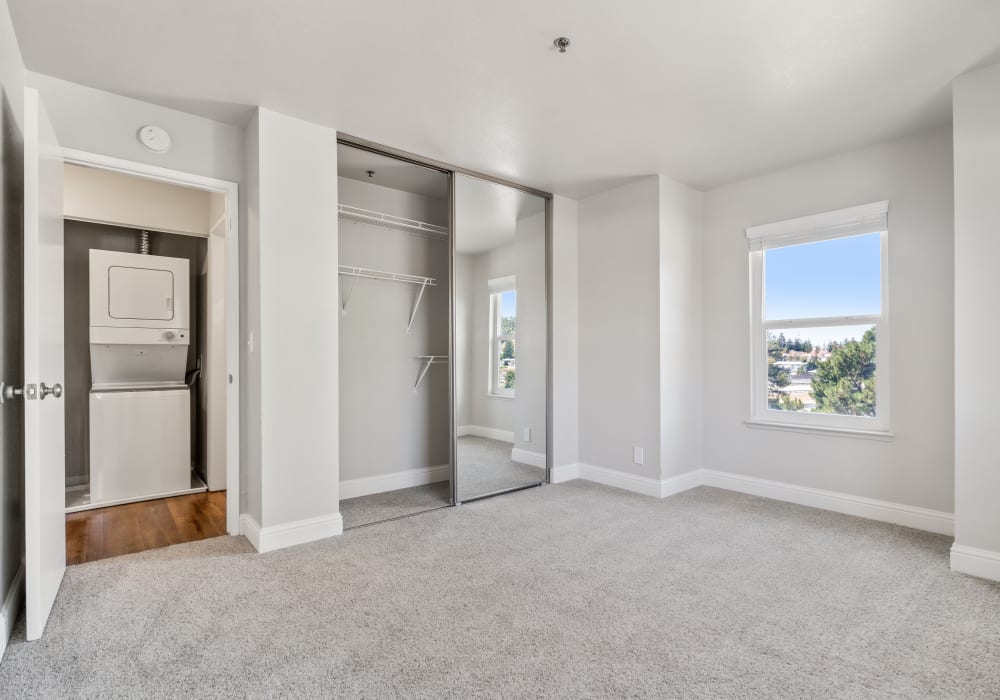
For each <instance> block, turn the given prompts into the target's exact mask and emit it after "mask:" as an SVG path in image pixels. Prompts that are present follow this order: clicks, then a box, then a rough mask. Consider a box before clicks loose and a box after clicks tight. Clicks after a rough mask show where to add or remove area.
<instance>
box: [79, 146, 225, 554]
mask: <svg viewBox="0 0 1000 700" xmlns="http://www.w3.org/2000/svg"><path fill="white" fill-rule="evenodd" d="M62 153H63V161H64V162H66V163H72V164H74V165H82V166H85V167H92V168H101V169H103V170H110V171H112V172H117V173H122V174H125V175H133V176H136V177H144V178H147V179H150V180H156V181H158V182H165V183H168V184H172V185H180V186H183V187H195V188H198V189H202V190H207V191H209V192H217V193H220V194H224V195H225V196H226V213H225V216H226V219H227V222H228V228H227V230H226V374H227V379H228V378H229V377H231V378H232V381H231V382H230V383H228V384H227V385H226V386H227V391H226V493H227V498H226V530H227V531H228V532H229V534H231V535H235V534H238V533H239V531H240V527H241V522H240V498H239V494H240V410H239V406H240V226H239V216H240V214H239V185H238V184H237V183H235V182H230V181H229V180H220V179H218V178H214V177H206V176H204V175H195V174H194V173H186V172H183V171H180V170H172V169H170V168H163V167H160V166H158V165H149V164H147V163H138V162H135V161H129V160H124V159H122V158H115V157H112V156H105V155H101V154H99V153H91V152H88V151H81V150H78V149H75V148H64V149H62ZM216 224H218V222H216Z"/></svg>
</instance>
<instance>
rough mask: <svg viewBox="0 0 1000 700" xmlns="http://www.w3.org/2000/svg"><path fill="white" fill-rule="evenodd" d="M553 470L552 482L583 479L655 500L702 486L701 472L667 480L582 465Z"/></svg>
mask: <svg viewBox="0 0 1000 700" xmlns="http://www.w3.org/2000/svg"><path fill="white" fill-rule="evenodd" d="M567 467H571V468H567ZM572 468H575V469H572ZM552 471H553V477H552V483H560V482H563V481H568V480H569V479H570V478H580V479H584V480H586V481H593V482H595V483H598V484H604V485H605V486H613V487H615V488H619V489H624V490H625V491H631V492H633V493H639V494H642V495H643V496H652V497H653V498H666V497H667V496H672V495H674V494H676V493H680V492H682V491H687V490H688V489H692V488H694V487H695V486H699V485H700V483H701V482H700V479H699V473H698V472H699V470H697V469H695V470H692V471H689V472H685V473H684V474H680V475H678V476H672V477H669V478H667V479H653V478H650V477H648V476H638V475H636V474H629V473H627V472H622V471H618V470H616V469H608V468H606V467H598V466H595V465H593V464H582V463H581V464H574V465H565V466H562V467H555V468H554V469H553V470H552ZM574 472H575V473H576V474H577V477H571V476H570V474H573V473H574Z"/></svg>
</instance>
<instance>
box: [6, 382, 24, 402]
mask: <svg viewBox="0 0 1000 700" xmlns="http://www.w3.org/2000/svg"><path fill="white" fill-rule="evenodd" d="M22 394H24V389H21V388H19V387H16V386H13V385H11V384H8V383H7V382H0V404H2V403H4V402H5V401H6V400H7V399H13V398H16V397H18V396H21V395H22Z"/></svg>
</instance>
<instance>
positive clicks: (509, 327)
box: [454, 175, 548, 501]
mask: <svg viewBox="0 0 1000 700" xmlns="http://www.w3.org/2000/svg"><path fill="white" fill-rule="evenodd" d="M454 196H455V228H454V231H455V265H454V275H455V276H454V279H455V420H456V429H455V434H456V436H457V449H456V458H457V469H456V473H457V494H458V500H459V501H467V500H469V499H472V498H478V497H481V496H486V495H489V494H493V493H497V492H501V491H505V490H509V489H514V488H521V487H524V486H531V485H535V484H539V483H543V482H544V481H545V466H546V462H545V459H546V458H545V453H546V449H545V441H546V438H547V436H546V434H545V417H546V384H547V382H546V358H547V328H548V323H547V318H546V313H547V307H546V295H545V268H546V266H545V200H544V199H543V198H542V197H538V196H535V195H531V194H528V193H526V192H522V191H520V190H516V189H513V188H511V187H506V186H504V185H499V184H497V183H493V182H489V181H486V180H480V179H478V178H474V177H469V176H465V175H456V176H455V195H454Z"/></svg>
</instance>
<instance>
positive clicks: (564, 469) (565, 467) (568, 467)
mask: <svg viewBox="0 0 1000 700" xmlns="http://www.w3.org/2000/svg"><path fill="white" fill-rule="evenodd" d="M579 478H580V465H579V464H578V463H573V464H560V465H559V466H557V467H552V470H551V472H550V473H549V482H550V483H553V484H561V483H563V482H564V481H572V480H573V479H579Z"/></svg>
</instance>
